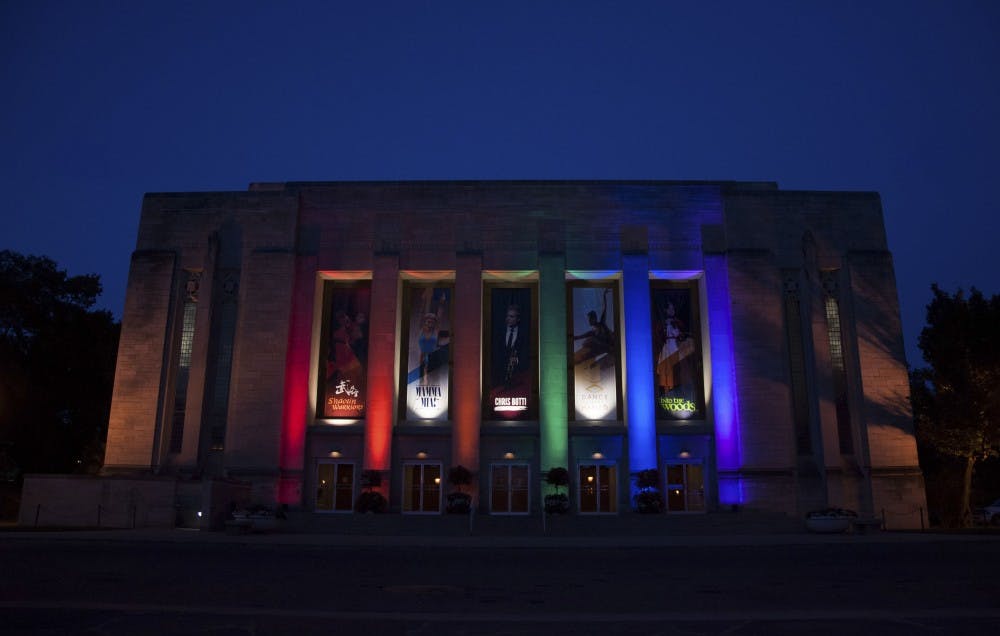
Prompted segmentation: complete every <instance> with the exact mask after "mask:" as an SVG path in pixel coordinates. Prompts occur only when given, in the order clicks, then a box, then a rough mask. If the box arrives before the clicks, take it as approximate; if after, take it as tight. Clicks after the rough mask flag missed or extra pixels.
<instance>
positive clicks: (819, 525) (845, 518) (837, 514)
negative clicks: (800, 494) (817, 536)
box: [806, 508, 858, 533]
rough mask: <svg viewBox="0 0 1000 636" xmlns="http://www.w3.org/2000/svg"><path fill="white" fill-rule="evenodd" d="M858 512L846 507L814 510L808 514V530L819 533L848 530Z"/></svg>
mask: <svg viewBox="0 0 1000 636" xmlns="http://www.w3.org/2000/svg"><path fill="white" fill-rule="evenodd" d="M857 519H858V513H856V512H854V511H853V510H847V509H844V508H824V509H822V510H813V511H811V512H809V513H808V514H807V515H806V530H808V531H809V532H818V533H837V532H847V530H848V529H849V528H850V527H851V525H852V524H853V523H854V522H855V521H857Z"/></svg>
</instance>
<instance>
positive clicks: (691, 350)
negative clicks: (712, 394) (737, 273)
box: [650, 285, 705, 420]
mask: <svg viewBox="0 0 1000 636" xmlns="http://www.w3.org/2000/svg"><path fill="white" fill-rule="evenodd" d="M651 294H652V297H651V302H650V305H651V310H652V313H653V315H652V319H653V324H652V327H653V366H654V368H653V374H654V376H655V386H656V395H655V400H656V416H657V418H658V419H668V420H688V419H702V418H704V417H705V404H704V399H705V398H704V395H705V390H704V378H703V375H702V362H701V342H700V338H701V324H700V321H699V319H698V297H697V293H696V291H695V289H694V287H693V286H691V285H683V286H677V285H671V286H662V287H661V286H656V287H653V289H652V291H651Z"/></svg>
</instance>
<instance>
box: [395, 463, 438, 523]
mask: <svg viewBox="0 0 1000 636" xmlns="http://www.w3.org/2000/svg"><path fill="white" fill-rule="evenodd" d="M403 512H410V513H424V514H437V513H440V512H441V464H428V463H413V464H403Z"/></svg>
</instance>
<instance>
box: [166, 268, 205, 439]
mask: <svg viewBox="0 0 1000 636" xmlns="http://www.w3.org/2000/svg"><path fill="white" fill-rule="evenodd" d="M187 274H188V279H187V282H186V283H185V285H184V307H183V309H182V315H181V339H180V343H179V344H178V355H177V375H176V376H175V379H174V412H173V418H172V421H171V427H170V452H171V453H179V452H181V449H182V448H183V445H184V417H185V409H186V405H187V389H188V379H189V377H190V375H191V347H192V345H193V343H194V319H195V315H196V314H197V309H198V288H199V285H200V282H201V272H191V271H189V272H188V273H187Z"/></svg>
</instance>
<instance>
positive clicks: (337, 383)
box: [323, 281, 371, 418]
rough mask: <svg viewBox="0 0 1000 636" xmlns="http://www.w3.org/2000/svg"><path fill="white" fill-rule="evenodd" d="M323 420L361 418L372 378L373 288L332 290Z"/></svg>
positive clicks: (361, 284)
mask: <svg viewBox="0 0 1000 636" xmlns="http://www.w3.org/2000/svg"><path fill="white" fill-rule="evenodd" d="M327 293H328V305H327V306H328V307H329V311H328V314H327V315H328V316H329V319H328V320H329V322H328V323H327V325H326V333H327V347H326V360H325V361H324V362H325V365H324V366H325V383H324V392H323V417H343V418H361V417H364V414H365V383H366V382H365V381H366V379H367V377H368V313H369V308H370V304H371V285H370V283H368V282H367V281H366V282H359V283H357V284H355V285H352V286H350V287H344V286H331V287H329V288H328V291H327Z"/></svg>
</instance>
